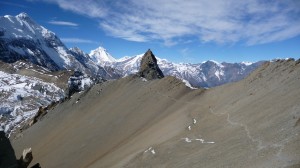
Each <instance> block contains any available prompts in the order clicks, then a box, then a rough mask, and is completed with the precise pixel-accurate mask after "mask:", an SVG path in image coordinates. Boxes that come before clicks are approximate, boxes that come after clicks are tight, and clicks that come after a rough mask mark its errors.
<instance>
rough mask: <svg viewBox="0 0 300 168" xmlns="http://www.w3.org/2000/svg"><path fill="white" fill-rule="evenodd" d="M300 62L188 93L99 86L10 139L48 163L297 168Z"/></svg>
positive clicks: (130, 84) (155, 85) (121, 83)
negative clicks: (14, 138)
mask: <svg viewBox="0 0 300 168" xmlns="http://www.w3.org/2000/svg"><path fill="white" fill-rule="evenodd" d="M299 102H300V64H299V61H298V62H295V61H292V60H288V61H278V62H273V63H267V64H264V65H263V66H262V67H261V68H259V69H258V70H256V71H255V72H254V73H252V74H251V75H250V76H249V77H248V78H246V79H245V80H243V81H240V82H237V83H233V84H228V85H223V86H221V87H216V88H212V89H208V90H202V89H198V90H190V89H189V88H187V87H185V85H184V84H182V83H181V82H180V81H179V80H177V79H175V78H173V77H165V78H163V79H160V80H153V81H147V82H144V81H143V80H142V79H140V78H133V77H127V78H124V79H120V80H116V81H109V82H106V83H104V84H101V85H95V86H94V87H93V88H91V90H89V91H88V92H87V93H81V94H75V95H74V96H73V98H72V99H71V100H69V101H67V102H64V103H63V104H61V105H60V106H57V107H56V108H55V109H54V110H53V111H51V112H49V114H48V115H47V116H46V118H44V119H43V120H42V121H41V122H38V123H37V124H35V125H34V126H32V127H31V128H29V129H28V130H26V131H25V132H24V133H23V137H22V138H19V139H17V140H14V141H13V147H14V148H15V150H16V153H21V150H22V149H24V148H26V147H32V151H33V155H34V156H35V157H34V160H33V163H36V162H39V163H40V164H41V166H42V167H47V168H56V167H60V168H64V167H65V168H69V167H73V168H77V167H78V168H84V167H91V168H92V167H95V168H99V167H103V168H107V167H137V168H139V167H168V168H174V167H213V168H215V167H253V168H256V167H299V166H300V159H299V158H300V136H299V133H300V124H298V123H299V118H300V103H299Z"/></svg>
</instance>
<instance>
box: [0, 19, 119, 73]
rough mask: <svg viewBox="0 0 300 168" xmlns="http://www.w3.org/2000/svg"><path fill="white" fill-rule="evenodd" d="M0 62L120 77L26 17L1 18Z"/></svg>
mask: <svg viewBox="0 0 300 168" xmlns="http://www.w3.org/2000/svg"><path fill="white" fill-rule="evenodd" d="M0 60H1V61H3V62H6V63H14V62H16V61H20V60H22V61H24V62H28V63H32V64H35V65H39V66H42V67H44V68H47V69H48V70H50V71H57V70H66V69H67V70H77V71H81V72H84V73H86V74H88V75H91V76H101V77H103V78H104V77H105V78H108V79H111V78H117V77H119V74H117V73H115V71H113V70H111V68H107V70H106V69H105V68H103V67H101V66H100V65H101V64H99V62H96V61H95V60H94V58H93V57H90V56H89V55H88V54H85V53H84V52H83V51H81V50H80V49H79V48H76V47H75V48H71V49H70V50H69V49H67V48H66V46H65V45H64V44H63V43H62V42H61V41H60V39H59V38H58V37H57V36H56V35H55V34H54V33H53V32H51V31H49V30H47V29H46V28H44V27H43V26H41V25H39V24H37V23H36V22H34V21H33V20H32V19H31V18H30V17H29V16H28V15H27V14H26V13H21V14H19V15H17V16H10V15H5V16H0Z"/></svg>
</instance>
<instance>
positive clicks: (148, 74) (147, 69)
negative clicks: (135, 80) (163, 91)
mask: <svg viewBox="0 0 300 168" xmlns="http://www.w3.org/2000/svg"><path fill="white" fill-rule="evenodd" d="M138 76H140V77H143V78H146V79H147V80H153V79H161V78H163V77H164V74H163V73H162V71H161V70H160V69H159V67H158V65H157V60H156V58H155V56H154V55H153V53H152V51H151V50H150V49H149V50H148V51H147V52H146V53H145V54H144V56H143V58H142V60H141V67H140V70H139V72H138Z"/></svg>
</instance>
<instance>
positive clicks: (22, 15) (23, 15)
mask: <svg viewBox="0 0 300 168" xmlns="http://www.w3.org/2000/svg"><path fill="white" fill-rule="evenodd" d="M16 17H18V18H24V19H25V18H30V17H29V15H28V14H27V13H25V12H22V13H20V14H18V15H17V16H16Z"/></svg>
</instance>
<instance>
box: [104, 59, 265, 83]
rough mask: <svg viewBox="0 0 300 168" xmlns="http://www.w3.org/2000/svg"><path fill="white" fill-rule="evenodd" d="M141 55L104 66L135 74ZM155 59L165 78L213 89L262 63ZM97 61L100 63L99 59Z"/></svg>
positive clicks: (235, 79)
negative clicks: (174, 61)
mask: <svg viewBox="0 0 300 168" xmlns="http://www.w3.org/2000/svg"><path fill="white" fill-rule="evenodd" d="M107 55H109V54H107ZM143 55H144V54H139V55H136V56H132V57H128V56H126V57H123V58H120V59H118V60H116V59H111V60H115V61H109V62H106V66H111V67H112V68H114V69H116V70H118V71H120V72H121V73H122V75H123V76H127V75H129V74H135V73H137V72H138V70H139V67H140V62H141V59H142V57H143ZM109 56H110V55H109ZM99 58H100V57H99ZM156 58H157V62H158V65H159V67H160V69H161V70H162V72H163V73H164V75H165V76H168V75H169V76H175V77H177V78H179V79H181V80H183V81H184V82H186V81H187V82H189V83H190V84H191V85H192V86H194V87H214V86H218V85H222V84H225V83H229V82H235V81H238V80H241V79H243V78H244V77H245V76H247V75H248V74H250V73H251V72H252V71H253V70H255V69H256V68H258V67H259V66H260V65H261V64H262V63H263V62H256V63H249V62H242V63H226V62H223V63H218V62H216V61H212V60H209V61H206V62H202V63H197V64H190V63H180V64H176V63H172V62H170V61H168V60H166V59H161V58H158V57H156ZM99 61H100V62H101V59H100V60H99ZM102 62H105V61H102Z"/></svg>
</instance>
